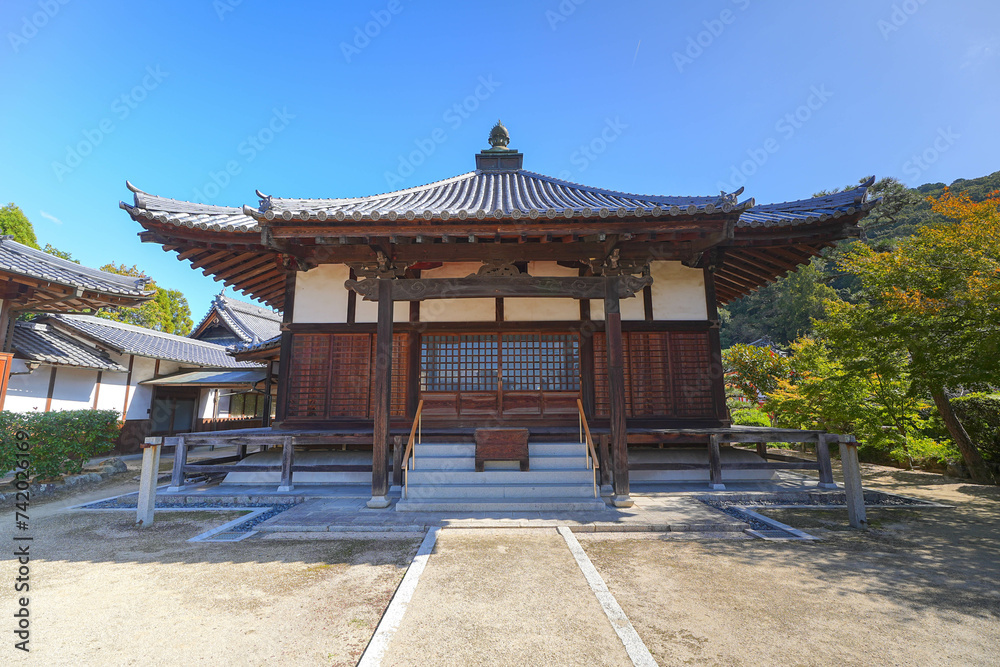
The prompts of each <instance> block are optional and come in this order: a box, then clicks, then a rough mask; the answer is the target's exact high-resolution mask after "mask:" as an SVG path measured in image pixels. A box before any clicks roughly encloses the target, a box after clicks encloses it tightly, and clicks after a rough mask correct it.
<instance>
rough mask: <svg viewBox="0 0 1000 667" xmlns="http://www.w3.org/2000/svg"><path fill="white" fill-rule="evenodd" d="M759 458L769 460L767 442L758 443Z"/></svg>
mask: <svg viewBox="0 0 1000 667" xmlns="http://www.w3.org/2000/svg"><path fill="white" fill-rule="evenodd" d="M757 456H759V457H760V458H762V459H764V460H765V461H766V460H767V443H766V442H758V443H757Z"/></svg>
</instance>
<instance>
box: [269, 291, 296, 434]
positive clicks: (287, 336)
mask: <svg viewBox="0 0 1000 667" xmlns="http://www.w3.org/2000/svg"><path fill="white" fill-rule="evenodd" d="M296 275H298V274H297V272H295V271H289V272H288V274H287V275H286V276H285V305H284V308H283V310H282V316H281V352H279V354H278V409H277V412H276V414H275V417H274V424H272V428H274V426H280V425H281V422H283V421H284V420H285V419H286V418H287V417H288V384H289V382H288V381H289V377H290V376H289V374H290V373H291V372H292V332H291V331H289V330H288V326H289V325H290V324H291V323H292V322H293V320H294V313H293V309H294V307H295V277H296Z"/></svg>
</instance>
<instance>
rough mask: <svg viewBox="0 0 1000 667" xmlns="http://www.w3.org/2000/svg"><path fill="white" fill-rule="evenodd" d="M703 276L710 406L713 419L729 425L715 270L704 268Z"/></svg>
mask: <svg viewBox="0 0 1000 667" xmlns="http://www.w3.org/2000/svg"><path fill="white" fill-rule="evenodd" d="M703 275H704V277H705V307H706V309H707V311H708V320H709V323H710V326H709V328H708V346H709V361H710V363H711V366H710V367H709V371H708V376H707V377H706V380H707V381H708V382H709V383H711V387H712V405H713V408H714V412H715V418H716V419H718V420H719V421H720V422H723V423H726V424H728V423H729V409H728V408H727V407H726V382H725V370H724V367H723V365H722V341H721V338H720V335H719V326H720V324H719V308H718V306H717V305H716V303H717V297H716V294H715V270H714V268H712V267H706V268H705V269H704V272H703Z"/></svg>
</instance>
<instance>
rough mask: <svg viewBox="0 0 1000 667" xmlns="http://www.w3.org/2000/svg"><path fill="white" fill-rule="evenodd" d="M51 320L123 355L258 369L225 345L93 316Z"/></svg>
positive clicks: (60, 316)
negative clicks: (236, 357) (238, 359)
mask: <svg viewBox="0 0 1000 667" xmlns="http://www.w3.org/2000/svg"><path fill="white" fill-rule="evenodd" d="M47 321H48V322H50V323H52V324H53V325H55V326H58V327H64V328H66V329H68V330H71V331H72V332H74V333H76V334H80V335H82V336H85V337H87V338H90V339H92V340H95V341H97V342H98V343H100V344H101V345H104V346H106V347H108V348H110V349H113V350H115V351H117V352H119V353H121V354H134V355H137V356H140V357H150V358H155V359H166V360H169V361H176V362H178V363H182V364H191V365H195V366H205V367H215V368H254V367H257V366H258V364H254V363H251V362H243V361H236V360H235V359H233V357H231V356H229V355H228V354H227V353H226V348H225V347H224V346H222V345H217V344H215V343H209V342H206V341H200V340H194V339H192V338H186V337H184V336H176V335H174V334H168V333H163V332H162V331H154V330H152V329H144V328H143V327H137V326H134V325H131V324H124V323H122V322H116V321H114V320H108V319H104V318H100V317H93V316H91V315H49V316H48V318H47Z"/></svg>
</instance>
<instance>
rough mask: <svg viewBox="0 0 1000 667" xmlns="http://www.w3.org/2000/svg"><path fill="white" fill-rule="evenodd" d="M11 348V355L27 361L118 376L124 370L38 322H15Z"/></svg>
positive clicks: (91, 348) (103, 354) (109, 359)
mask: <svg viewBox="0 0 1000 667" xmlns="http://www.w3.org/2000/svg"><path fill="white" fill-rule="evenodd" d="M12 345H13V349H14V352H15V355H16V356H17V357H18V358H20V359H26V360H28V361H35V362H38V363H43V364H54V365H59V366H76V367H79V368H96V369H98V370H103V371H119V372H122V373H124V372H126V371H127V370H128V369H126V368H125V367H124V366H122V365H121V364H118V363H116V362H115V361H114V360H113V359H111V357H109V356H108V355H107V354H106V353H105V352H102V351H101V350H98V349H96V348H93V347H90V346H88V345H84V344H83V343H81V342H80V341H78V340H74V339H73V338H71V337H70V336H67V335H66V334H64V333H62V332H60V331H57V330H56V329H55V328H53V327H50V326H48V325H46V324H41V323H38V322H17V323H15V325H14V336H13V343H12Z"/></svg>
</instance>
